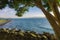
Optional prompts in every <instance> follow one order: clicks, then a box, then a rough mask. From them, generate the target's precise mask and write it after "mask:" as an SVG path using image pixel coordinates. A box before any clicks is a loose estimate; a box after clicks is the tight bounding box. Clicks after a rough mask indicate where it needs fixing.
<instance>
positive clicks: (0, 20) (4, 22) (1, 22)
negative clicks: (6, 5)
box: [0, 19, 9, 25]
mask: <svg viewBox="0 0 60 40" xmlns="http://www.w3.org/2000/svg"><path fill="white" fill-rule="evenodd" d="M7 22H9V20H3V19H0V25H4V24H6V23H7Z"/></svg>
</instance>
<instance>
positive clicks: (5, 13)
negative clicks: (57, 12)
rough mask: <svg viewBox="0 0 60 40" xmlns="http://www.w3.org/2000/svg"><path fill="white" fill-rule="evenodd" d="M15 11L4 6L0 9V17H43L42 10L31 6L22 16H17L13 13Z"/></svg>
mask: <svg viewBox="0 0 60 40" xmlns="http://www.w3.org/2000/svg"><path fill="white" fill-rule="evenodd" d="M15 14H16V11H15V10H14V9H11V8H9V7H6V8H4V9H2V10H0V18H31V17H45V16H44V14H43V13H42V11H38V9H37V8H36V10H35V8H33V9H30V11H29V12H26V13H25V14H24V15H23V16H22V17H18V16H16V15H15Z"/></svg>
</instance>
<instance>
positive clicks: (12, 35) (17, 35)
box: [0, 28, 56, 40]
mask: <svg viewBox="0 0 60 40" xmlns="http://www.w3.org/2000/svg"><path fill="white" fill-rule="evenodd" d="M0 40H56V38H55V36H54V35H53V34H49V33H45V32H44V33H43V34H39V33H36V32H33V31H22V30H16V29H7V28H1V29H0Z"/></svg>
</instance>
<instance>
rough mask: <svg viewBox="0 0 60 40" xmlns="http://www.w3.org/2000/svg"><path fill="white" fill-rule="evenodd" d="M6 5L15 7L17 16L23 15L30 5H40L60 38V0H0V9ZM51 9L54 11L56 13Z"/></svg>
mask: <svg viewBox="0 0 60 40" xmlns="http://www.w3.org/2000/svg"><path fill="white" fill-rule="evenodd" d="M6 5H8V6H9V7H10V8H14V9H15V10H16V11H17V13H16V15H17V16H22V15H23V13H25V11H28V9H29V8H30V7H34V6H36V7H38V8H39V9H41V10H42V11H43V13H44V14H45V16H46V18H47V19H48V21H49V23H50V24H51V26H52V28H53V30H54V32H55V34H56V36H57V38H58V39H60V32H59V31H60V12H59V10H58V7H60V0H0V9H2V8H4V7H5V6H6ZM50 11H53V14H54V15H52V14H51V13H50Z"/></svg>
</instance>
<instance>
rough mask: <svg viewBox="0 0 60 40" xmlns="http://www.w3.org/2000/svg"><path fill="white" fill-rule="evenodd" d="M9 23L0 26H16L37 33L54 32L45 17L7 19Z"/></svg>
mask: <svg viewBox="0 0 60 40" xmlns="http://www.w3.org/2000/svg"><path fill="white" fill-rule="evenodd" d="M9 20H11V21H10V22H9V23H7V24H5V25H3V26H0V27H3V28H17V29H21V30H25V31H27V30H30V31H35V32H37V33H42V32H50V33H54V32H53V30H52V28H51V26H50V24H49V22H48V20H47V19H46V18H20V19H9Z"/></svg>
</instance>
